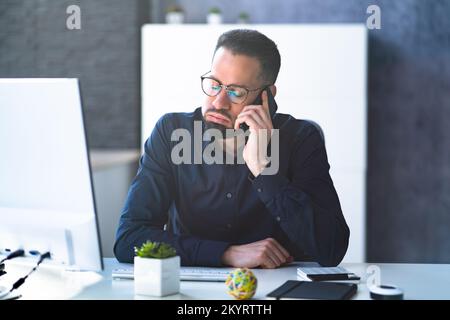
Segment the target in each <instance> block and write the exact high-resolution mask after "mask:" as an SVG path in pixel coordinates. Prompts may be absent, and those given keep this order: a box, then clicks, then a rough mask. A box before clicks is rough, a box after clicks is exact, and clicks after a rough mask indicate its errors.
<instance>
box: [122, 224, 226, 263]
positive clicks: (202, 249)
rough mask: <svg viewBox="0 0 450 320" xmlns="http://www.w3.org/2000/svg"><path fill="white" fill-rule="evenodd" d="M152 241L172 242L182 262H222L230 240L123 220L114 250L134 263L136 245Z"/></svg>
mask: <svg viewBox="0 0 450 320" xmlns="http://www.w3.org/2000/svg"><path fill="white" fill-rule="evenodd" d="M147 240H150V241H158V242H166V243H168V244H170V245H172V246H173V247H174V248H175V250H176V251H177V255H179V256H180V259H181V264H182V265H186V266H188V265H195V266H211V267H218V266H222V260H221V259H222V255H223V252H224V251H225V250H226V249H227V248H228V246H229V244H228V243H226V242H221V241H213V240H205V239H199V238H196V237H192V236H182V235H174V234H173V233H171V232H169V231H164V230H162V229H161V228H156V227H155V228H152V227H148V226H143V225H142V224H138V223H130V222H127V223H125V224H121V225H120V227H119V231H118V234H117V240H116V242H115V244H114V253H115V255H116V257H117V259H118V260H119V261H120V262H127V263H132V262H133V258H134V247H137V246H140V245H142V243H144V242H146V241H147Z"/></svg>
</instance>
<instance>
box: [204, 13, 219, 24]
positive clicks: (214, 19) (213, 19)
mask: <svg viewBox="0 0 450 320" xmlns="http://www.w3.org/2000/svg"><path fill="white" fill-rule="evenodd" d="M207 21H208V23H209V24H221V23H222V15H221V14H218V13H209V14H208V17H207Z"/></svg>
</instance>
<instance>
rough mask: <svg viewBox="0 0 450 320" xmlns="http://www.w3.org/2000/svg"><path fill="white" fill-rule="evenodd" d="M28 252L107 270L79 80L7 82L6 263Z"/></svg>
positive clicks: (0, 183) (1, 179)
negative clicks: (8, 256)
mask: <svg viewBox="0 0 450 320" xmlns="http://www.w3.org/2000/svg"><path fill="white" fill-rule="evenodd" d="M20 248H21V249H24V250H25V254H26V255H25V259H28V260H30V259H29V258H30V257H32V256H34V255H37V254H39V253H44V252H47V251H49V252H50V253H51V259H49V260H48V262H47V263H48V264H53V265H61V266H64V267H66V268H68V269H72V268H74V269H77V270H92V271H100V270H102V269H103V265H102V259H101V249H100V239H99V232H98V223H97V216H96V209H95V202H94V195H93V185H92V178H91V169H90V163H89V154H88V148H87V141H86V134H85V129H84V123H83V110H82V105H81V95H80V90H79V85H78V80H77V79H0V255H6V254H8V253H9V252H11V251H14V250H16V249H20ZM18 259H23V258H18Z"/></svg>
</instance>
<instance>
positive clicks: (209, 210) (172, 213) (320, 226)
mask: <svg viewBox="0 0 450 320" xmlns="http://www.w3.org/2000/svg"><path fill="white" fill-rule="evenodd" d="M194 121H202V114H201V108H197V109H196V110H195V111H194V112H191V113H169V114H166V115H164V116H163V117H162V118H161V119H159V121H158V122H157V124H156V126H155V128H154V129H153V132H152V134H151V136H150V138H149V139H148V140H147V141H146V143H145V148H144V150H145V151H144V154H143V155H142V157H141V159H140V166H139V170H138V173H137V175H136V177H135V178H134V180H133V182H132V184H131V187H130V190H129V192H128V197H127V199H126V203H125V206H124V209H123V212H122V216H121V218H120V223H119V228H118V230H117V236H116V242H115V244H114V253H115V255H116V257H117V259H118V260H119V261H121V262H133V256H134V247H135V246H140V245H141V244H142V243H143V242H145V241H147V240H151V241H162V242H167V243H170V244H171V245H173V246H174V247H175V249H176V250H177V253H178V255H179V256H180V258H181V264H182V265H199V266H221V265H222V263H221V257H222V255H223V253H224V251H225V250H226V249H227V248H228V247H229V246H230V245H233V244H246V243H251V242H255V241H259V240H263V239H266V238H268V237H272V238H274V239H276V240H277V241H278V242H279V243H280V244H281V245H282V246H283V247H284V248H286V249H287V250H288V251H289V253H290V254H291V255H292V256H294V258H295V259H296V260H314V261H317V262H319V263H320V264H322V265H325V266H334V265H337V264H339V262H340V261H341V260H342V258H343V257H344V255H345V252H346V251H347V246H348V239H349V233H350V232H349V229H348V227H347V224H346V222H345V219H344V217H343V215H342V211H341V207H340V204H339V199H338V196H337V194H336V191H335V188H334V186H333V182H332V180H331V178H330V175H329V168H330V166H329V164H328V159H327V154H326V150H325V144H324V141H323V138H322V137H321V133H320V131H319V130H318V129H317V128H316V127H315V126H314V125H313V124H311V123H310V122H307V121H303V120H297V119H295V118H293V117H292V116H290V115H286V114H279V113H277V114H276V115H275V116H274V117H273V126H274V128H277V129H279V142H280V144H279V145H280V147H279V160H280V161H279V170H278V173H277V174H275V175H261V174H260V175H258V176H257V177H256V178H255V177H253V175H252V174H251V172H250V170H249V169H248V167H247V165H246V164H205V163H203V164H178V165H177V164H174V163H173V162H172V161H171V152H172V148H173V147H174V146H175V145H177V144H178V143H179V141H171V135H172V132H173V131H174V130H175V129H178V128H185V129H187V130H188V131H189V132H190V133H191V134H192V135H193V134H194ZM202 126H203V132H204V130H205V127H204V123H203V122H202ZM205 145H206V144H205V143H203V144H202V146H203V147H205ZM192 154H194V143H192Z"/></svg>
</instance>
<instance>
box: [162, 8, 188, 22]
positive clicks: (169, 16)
mask: <svg viewBox="0 0 450 320" xmlns="http://www.w3.org/2000/svg"><path fill="white" fill-rule="evenodd" d="M183 22H184V11H183V8H182V7H180V6H179V5H172V6H169V7H168V8H167V10H166V23H168V24H181V23H183Z"/></svg>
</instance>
